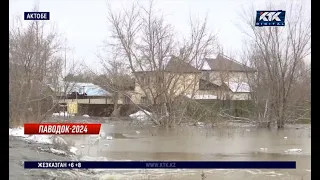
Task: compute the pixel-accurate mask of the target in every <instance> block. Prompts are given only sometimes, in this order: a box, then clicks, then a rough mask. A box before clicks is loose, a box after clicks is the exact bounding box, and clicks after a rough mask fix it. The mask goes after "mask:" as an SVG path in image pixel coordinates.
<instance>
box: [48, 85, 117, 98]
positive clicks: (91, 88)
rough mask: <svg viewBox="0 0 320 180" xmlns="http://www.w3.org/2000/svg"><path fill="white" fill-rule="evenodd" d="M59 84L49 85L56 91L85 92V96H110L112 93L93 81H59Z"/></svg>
mask: <svg viewBox="0 0 320 180" xmlns="http://www.w3.org/2000/svg"><path fill="white" fill-rule="evenodd" d="M60 84H61V85H60V86H59V87H57V88H54V87H53V86H52V85H49V87H50V88H51V90H52V91H54V92H58V93H72V92H78V93H83V92H85V93H86V94H87V96H111V95H112V94H111V93H110V92H108V91H106V90H104V89H103V88H101V87H100V86H98V85H95V84H93V83H76V82H68V83H60Z"/></svg>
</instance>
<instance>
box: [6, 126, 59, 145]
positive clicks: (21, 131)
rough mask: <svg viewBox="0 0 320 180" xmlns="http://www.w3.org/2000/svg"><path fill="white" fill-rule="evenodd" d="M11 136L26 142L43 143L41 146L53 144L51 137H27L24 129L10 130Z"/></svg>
mask: <svg viewBox="0 0 320 180" xmlns="http://www.w3.org/2000/svg"><path fill="white" fill-rule="evenodd" d="M9 136H16V137H22V138H23V139H24V140H26V141H31V142H36V143H41V144H52V143H53V141H52V136H51V135H26V134H24V128H23V127H18V128H12V129H9Z"/></svg>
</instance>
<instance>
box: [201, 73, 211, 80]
mask: <svg viewBox="0 0 320 180" xmlns="http://www.w3.org/2000/svg"><path fill="white" fill-rule="evenodd" d="M202 75H203V79H205V80H207V81H209V79H210V73H209V72H204V73H203V74H202Z"/></svg>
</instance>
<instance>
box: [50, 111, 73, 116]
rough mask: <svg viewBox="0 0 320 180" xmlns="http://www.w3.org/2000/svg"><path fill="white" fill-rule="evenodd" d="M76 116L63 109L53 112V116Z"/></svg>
mask: <svg viewBox="0 0 320 180" xmlns="http://www.w3.org/2000/svg"><path fill="white" fill-rule="evenodd" d="M70 116H74V115H73V114H69V113H68V112H65V111H61V112H59V113H52V117H70Z"/></svg>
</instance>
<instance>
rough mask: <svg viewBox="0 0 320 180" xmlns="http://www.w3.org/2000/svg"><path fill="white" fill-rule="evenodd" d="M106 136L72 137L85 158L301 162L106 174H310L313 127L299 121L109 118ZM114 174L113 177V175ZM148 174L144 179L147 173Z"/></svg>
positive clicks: (263, 178) (191, 178) (193, 179)
mask: <svg viewBox="0 0 320 180" xmlns="http://www.w3.org/2000/svg"><path fill="white" fill-rule="evenodd" d="M101 131H102V132H104V133H105V134H106V136H105V138H102V139H100V141H96V142H95V143H94V141H95V139H96V136H88V135H87V136H68V137H66V138H68V139H72V141H73V142H74V143H75V146H76V147H77V148H78V149H79V150H78V155H79V156H81V157H82V158H81V159H82V160H105V159H108V160H190V161H192V160H203V161H209V160H233V161H235V160H244V161H255V160H270V161H292V160H293V161H296V162H297V169H295V170H254V169H252V170H230V169H228V170H227V169H226V170H203V171H202V170H143V171H141V170H140V171H137V170H117V171H115V170H106V171H103V172H102V171H101V170H100V171H101V179H117V178H116V177H121V178H118V179H166V180H170V179H177V180H178V179H179V180H201V173H202V172H203V173H204V174H205V176H206V178H205V179H206V180H212V179H215V180H217V179H218V180H219V179H221V180H222V179H223V180H228V179H230V180H231V179H232V180H235V179H236V180H255V179H257V180H269V179H279V180H280V179H281V180H285V179H288V180H289V179H290V180H302V179H303V180H307V179H311V127H310V126H309V125H307V126H306V125H295V126H290V127H287V128H286V129H284V130H280V131H277V130H268V129H259V128H255V127H250V126H247V127H243V126H242V127H241V126H238V127H232V128H230V127H229V128H221V127H214V128H206V127H197V126H181V127H180V126H178V127H176V128H175V129H163V128H157V127H154V126H152V125H137V124H135V123H132V122H131V123H129V122H124V121H121V122H108V123H105V124H103V125H102V128H101ZM110 174H113V175H112V178H110ZM142 176H143V178H142Z"/></svg>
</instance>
